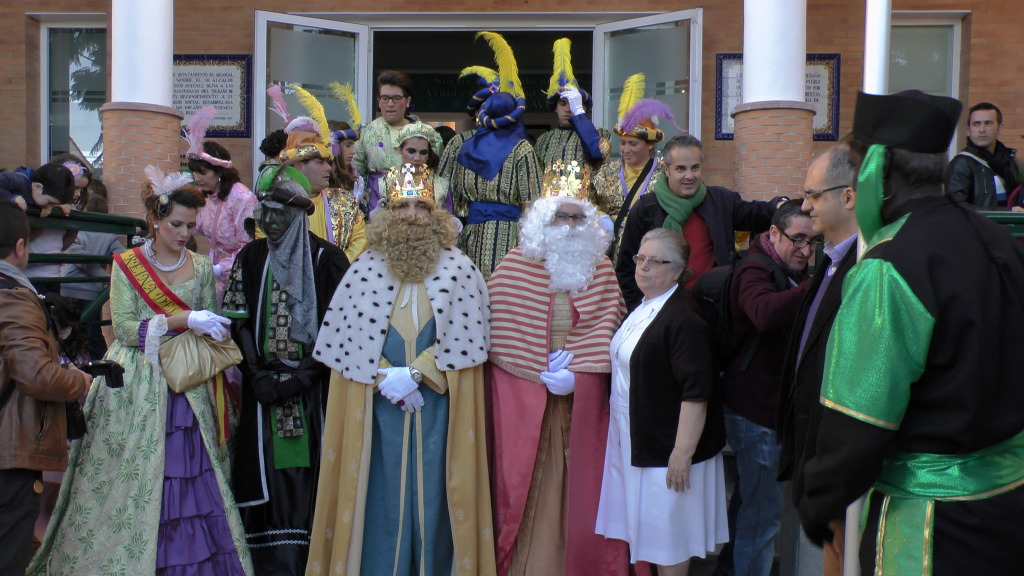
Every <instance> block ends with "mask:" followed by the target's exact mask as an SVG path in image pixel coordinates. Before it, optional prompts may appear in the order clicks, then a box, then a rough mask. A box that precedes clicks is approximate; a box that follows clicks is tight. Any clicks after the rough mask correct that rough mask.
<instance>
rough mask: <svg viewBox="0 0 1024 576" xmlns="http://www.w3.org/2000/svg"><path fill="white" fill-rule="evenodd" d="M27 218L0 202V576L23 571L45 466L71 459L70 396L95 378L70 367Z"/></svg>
mask: <svg viewBox="0 0 1024 576" xmlns="http://www.w3.org/2000/svg"><path fill="white" fill-rule="evenodd" d="M28 239H29V228H28V220H27V219H26V217H25V214H24V213H23V212H22V211H21V209H20V208H19V207H18V206H16V205H15V204H13V203H6V202H4V203H0V258H2V259H0V310H3V314H2V315H0V439H2V440H0V574H24V573H25V569H26V568H27V567H28V562H29V559H30V558H31V556H32V532H33V527H34V526H35V522H36V517H37V516H38V515H39V506H40V500H41V496H40V495H41V493H42V489H43V485H42V482H41V478H42V471H43V470H63V469H64V467H65V466H67V462H68V450H67V422H66V416H65V413H64V402H68V401H74V400H77V399H78V398H79V397H81V396H82V395H83V394H85V392H86V390H88V389H89V384H90V382H91V381H92V378H91V377H90V376H88V375H87V374H85V373H84V372H82V371H80V370H78V369H77V368H75V367H74V366H68V367H67V368H64V367H62V366H61V365H60V361H59V360H58V357H57V352H58V350H59V347H58V346H59V345H58V343H57V342H56V341H55V340H54V337H53V334H52V332H51V331H50V329H49V327H48V325H47V316H46V312H45V310H44V308H43V304H42V302H41V301H40V298H39V294H38V293H37V292H36V290H35V288H33V287H32V285H31V284H30V283H29V281H28V278H26V277H25V273H24V269H25V266H26V265H27V264H28Z"/></svg>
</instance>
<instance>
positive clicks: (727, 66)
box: [715, 54, 839, 140]
mask: <svg viewBox="0 0 1024 576" xmlns="http://www.w3.org/2000/svg"><path fill="white" fill-rule="evenodd" d="M804 78H805V82H806V86H805V89H804V102H806V103H808V104H810V105H811V106H814V110H815V114H814V120H813V121H812V122H813V127H814V139H815V140H838V139H839V54H808V55H807V68H806V71H805V73H804ZM742 102H743V54H718V56H717V62H716V75H715V139H716V140H732V138H733V121H732V112H733V110H734V109H735V108H736V106H738V105H739V104H741V103H742Z"/></svg>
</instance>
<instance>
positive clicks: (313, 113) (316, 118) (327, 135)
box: [289, 84, 331, 148]
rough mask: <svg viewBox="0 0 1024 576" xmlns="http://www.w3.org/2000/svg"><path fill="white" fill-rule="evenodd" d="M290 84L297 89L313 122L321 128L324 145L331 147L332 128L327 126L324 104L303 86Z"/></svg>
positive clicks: (300, 100) (301, 102)
mask: <svg viewBox="0 0 1024 576" xmlns="http://www.w3.org/2000/svg"><path fill="white" fill-rule="evenodd" d="M289 86H291V87H292V89H293V90H295V95H296V96H297V97H298V99H299V104H302V107H303V108H305V109H306V112H307V113H308V114H309V117H310V118H312V119H313V122H316V127H317V129H318V130H320V139H321V140H323V143H324V146H327V147H328V148H330V147H331V129H330V128H329V127H328V126H327V114H326V113H325V112H324V105H323V104H321V103H320V101H319V100H317V99H316V96H313V95H312V94H310V93H309V92H308V91H306V90H305V89H304V88H302V87H301V86H296V85H295V84H289Z"/></svg>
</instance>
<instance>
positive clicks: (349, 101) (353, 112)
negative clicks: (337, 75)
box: [327, 82, 363, 130]
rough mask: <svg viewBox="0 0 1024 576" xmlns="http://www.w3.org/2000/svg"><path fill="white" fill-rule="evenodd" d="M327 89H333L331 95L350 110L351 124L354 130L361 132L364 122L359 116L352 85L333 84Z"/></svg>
mask: <svg viewBox="0 0 1024 576" xmlns="http://www.w3.org/2000/svg"><path fill="white" fill-rule="evenodd" d="M327 87H328V88H330V89H331V95H333V96H334V97H335V98H337V99H338V100H341V101H342V102H344V103H345V109H346V110H348V117H349V120H350V121H349V124H350V125H352V128H353V129H354V130H359V127H360V126H362V125H363V122H362V117H361V116H360V114H359V106H356V95H355V93H354V92H352V85H351V84H342V83H340V82H331V83H330V84H328V85H327Z"/></svg>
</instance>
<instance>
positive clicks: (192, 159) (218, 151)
mask: <svg viewBox="0 0 1024 576" xmlns="http://www.w3.org/2000/svg"><path fill="white" fill-rule="evenodd" d="M188 169H189V170H191V171H192V178H193V179H195V181H196V185H198V186H199V189H200V190H202V192H203V196H205V197H206V205H205V206H203V207H202V208H201V209H200V210H199V216H198V218H196V229H195V232H196V234H202V235H203V236H205V237H206V238H207V240H209V241H210V252H209V254H210V260H211V261H212V262H213V272H214V275H215V276H216V279H217V308H218V309H220V304H221V301H222V300H223V299H224V278H225V277H226V276H227V275H228V274H229V273H230V272H231V265H232V264H234V262H235V255H236V254H238V251H239V250H241V249H242V246H245V245H246V244H248V243H249V241H250V240H251V239H252V238H250V237H249V234H248V233H247V232H246V231H245V220H246V218H251V217H252V211H253V209H254V208H255V207H256V196H254V195H253V193H252V192H251V191H250V190H249V189H248V188H246V187H245V185H244V184H242V182H241V180H240V178H239V176H238V170H237V169H235V168H233V167H232V166H231V154H230V153H228V151H227V149H225V148H224V147H223V146H221V145H220V144H218V143H216V142H211V141H206V142H203V144H202V152H201V153H199V154H194V153H189V160H188Z"/></svg>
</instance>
